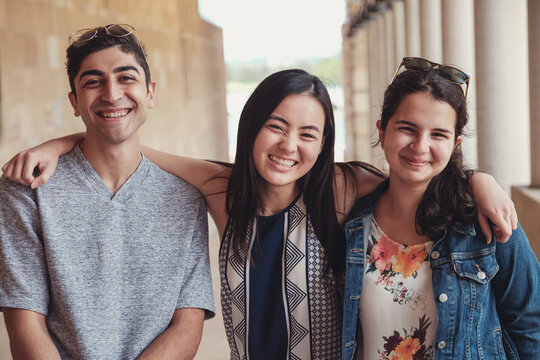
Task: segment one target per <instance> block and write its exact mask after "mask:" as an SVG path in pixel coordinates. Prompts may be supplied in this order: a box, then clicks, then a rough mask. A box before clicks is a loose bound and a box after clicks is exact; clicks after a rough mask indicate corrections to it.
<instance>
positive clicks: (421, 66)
mask: <svg viewBox="0 0 540 360" xmlns="http://www.w3.org/2000/svg"><path fill="white" fill-rule="evenodd" d="M402 66H405V69H407V70H416V71H427V70H431V69H436V70H437V71H438V72H439V74H440V75H441V76H442V77H444V78H445V79H448V80H450V81H451V82H453V83H454V84H458V85H463V84H466V85H467V87H466V88H465V99H467V93H468V92H469V79H470V78H471V77H470V76H469V75H467V74H466V73H464V72H463V71H461V70H460V69H458V68H456V67H454V66H450V65H442V64H437V63H435V62H433V61H429V60H427V59H424V58H419V57H404V58H403V60H401V63H400V64H399V66H398V68H397V70H396V73H395V74H394V77H393V78H392V82H394V79H395V78H396V76H397V75H398V73H399V70H400V69H401V67H402Z"/></svg>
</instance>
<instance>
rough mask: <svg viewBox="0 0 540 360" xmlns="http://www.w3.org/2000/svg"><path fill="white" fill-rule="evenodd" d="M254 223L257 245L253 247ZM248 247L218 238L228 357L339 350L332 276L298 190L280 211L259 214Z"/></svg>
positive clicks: (306, 355)
mask: <svg viewBox="0 0 540 360" xmlns="http://www.w3.org/2000/svg"><path fill="white" fill-rule="evenodd" d="M257 231H259V236H260V238H261V245H260V246H259V248H253V247H252V244H253V239H254V234H255V233H256V232H257ZM248 236H249V237H248V238H249V239H250V251H249V256H250V258H248V257H247V256H246V254H245V253H244V252H234V251H233V249H232V247H231V244H230V232H229V227H228V226H227V229H226V231H225V235H224V238H223V241H222V244H221V248H220V254H219V268H220V275H221V304H222V311H223V319H224V323H225V330H226V333H227V338H228V341H229V346H230V349H231V354H230V358H231V359H233V360H243V359H251V360H259V359H272V360H276V359H280V360H281V359H291V360H300V359H301V360H310V359H318V360H324V359H328V360H335V359H340V358H341V317H342V312H341V302H340V299H339V296H338V290H337V281H336V278H335V276H334V275H333V273H332V271H326V272H325V271H324V269H325V268H326V262H327V258H326V254H325V251H324V248H323V247H322V245H321V243H320V242H319V240H318V239H317V237H316V236H315V233H314V231H313V226H312V224H311V222H310V219H309V215H308V214H307V213H306V207H305V204H304V201H303V199H302V196H300V197H299V198H298V199H296V200H295V201H294V202H293V203H292V204H291V205H290V206H289V207H287V208H286V209H284V210H283V211H282V212H281V213H279V214H276V215H272V216H269V217H257V218H256V220H255V221H254V223H253V225H252V226H251V228H250V229H249V231H248Z"/></svg>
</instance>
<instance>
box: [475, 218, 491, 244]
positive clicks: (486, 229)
mask: <svg viewBox="0 0 540 360" xmlns="http://www.w3.org/2000/svg"><path fill="white" fill-rule="evenodd" d="M478 223H479V224H480V228H481V229H482V232H483V233H484V236H485V237H486V243H487V244H491V237H492V234H491V227H490V226H489V223H488V218H487V216H485V215H484V214H483V213H478Z"/></svg>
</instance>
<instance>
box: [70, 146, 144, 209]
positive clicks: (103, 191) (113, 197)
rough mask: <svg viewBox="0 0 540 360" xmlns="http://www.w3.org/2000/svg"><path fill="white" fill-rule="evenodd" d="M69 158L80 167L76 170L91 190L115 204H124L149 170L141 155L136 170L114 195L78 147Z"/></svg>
mask: <svg viewBox="0 0 540 360" xmlns="http://www.w3.org/2000/svg"><path fill="white" fill-rule="evenodd" d="M71 156H72V159H73V161H74V162H76V163H77V164H79V165H80V166H78V167H77V169H78V170H79V172H80V175H81V177H82V178H83V181H84V182H85V183H86V184H87V185H88V186H89V187H91V188H93V189H94V190H95V191H96V192H97V193H98V194H99V196H102V197H104V198H106V199H108V200H110V201H113V202H117V203H125V202H126V201H127V200H128V199H129V198H130V197H131V195H133V193H134V192H135V191H137V189H138V188H139V186H140V185H141V183H142V182H143V181H144V179H145V178H146V176H147V174H148V171H149V170H150V161H149V160H148V159H147V158H146V157H145V156H144V154H143V153H141V156H142V160H141V162H140V164H139V166H137V169H135V171H134V172H133V174H131V176H130V177H129V178H128V179H127V180H126V182H125V183H124V184H123V185H122V186H121V187H120V188H119V189H118V191H117V192H116V194H114V193H113V192H112V191H111V189H109V188H108V187H107V185H105V183H104V182H103V179H102V178H101V177H100V176H99V175H98V173H97V172H96V170H94V168H93V167H92V165H90V163H89V162H88V160H86V157H85V156H84V154H83V153H82V151H81V148H80V147H79V145H77V146H76V147H75V148H74V149H73V150H72V152H71Z"/></svg>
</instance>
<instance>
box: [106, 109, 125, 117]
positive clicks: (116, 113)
mask: <svg viewBox="0 0 540 360" xmlns="http://www.w3.org/2000/svg"><path fill="white" fill-rule="evenodd" d="M127 113H128V111H127V110H122V111H116V112H109V113H106V112H102V113H101V116H103V117H106V118H116V117H122V116H125V115H126V114H127Z"/></svg>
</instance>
